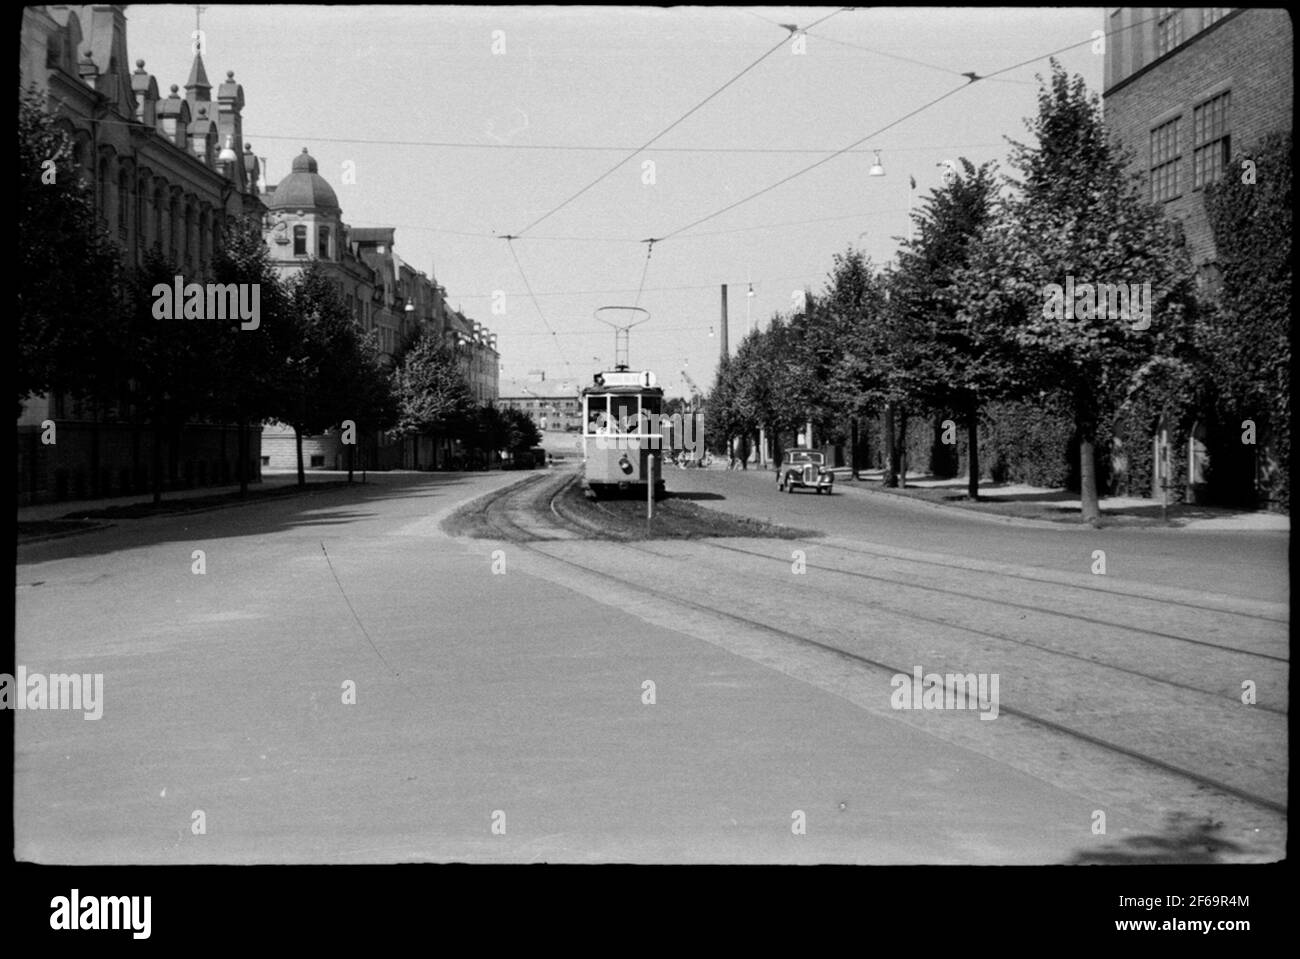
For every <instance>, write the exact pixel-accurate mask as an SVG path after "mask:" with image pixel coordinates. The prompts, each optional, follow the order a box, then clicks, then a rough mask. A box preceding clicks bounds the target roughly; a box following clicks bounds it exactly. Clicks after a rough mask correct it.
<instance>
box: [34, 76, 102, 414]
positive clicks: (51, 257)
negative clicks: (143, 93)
mask: <svg viewBox="0 0 1300 959" xmlns="http://www.w3.org/2000/svg"><path fill="white" fill-rule="evenodd" d="M17 235H18V237H19V238H20V243H19V244H18V264H17V270H16V273H15V277H14V282H15V283H16V285H17V287H18V316H17V324H16V325H17V347H18V362H17V371H18V378H17V382H16V387H17V400H18V410H17V415H21V414H22V407H23V401H24V400H26V399H27V398H28V397H29V396H31V395H33V394H42V393H48V392H59V393H70V394H73V395H79V396H88V397H93V398H95V399H97V400H104V401H107V400H111V399H113V398H114V396H115V394H116V389H115V387H116V383H115V382H114V380H115V374H116V372H117V371H116V370H114V369H112V367H111V366H109V365H107V364H105V362H104V357H103V356H102V355H101V353H100V351H101V350H102V349H103V348H104V346H105V345H106V344H111V343H113V342H120V339H121V333H120V325H121V323H122V319H123V315H122V308H123V303H122V296H123V295H124V294H125V290H124V289H123V286H124V283H123V281H124V280H125V279H126V278H125V276H124V275H123V274H122V271H121V269H120V267H119V262H118V256H117V252H116V248H115V247H114V245H113V244H112V242H111V241H110V239H109V237H108V236H107V234H106V232H105V231H104V229H103V227H102V225H101V224H100V222H99V218H98V216H97V214H96V211H95V204H94V199H93V196H92V194H91V190H90V187H89V186H88V185H87V184H86V183H84V182H83V181H82V178H81V171H80V170H79V169H78V168H77V166H76V165H75V164H74V163H73V151H72V142H71V140H70V138H69V136H68V134H67V132H66V131H65V130H64V128H63V127H61V126H60V125H59V124H58V123H57V122H56V121H55V119H54V118H53V117H52V116H51V115H50V114H49V113H48V112H47V111H46V109H45V97H44V95H43V94H41V93H40V92H39V91H38V90H37V89H36V88H35V87H30V88H28V89H27V90H20V91H19V99H18V223H17Z"/></svg>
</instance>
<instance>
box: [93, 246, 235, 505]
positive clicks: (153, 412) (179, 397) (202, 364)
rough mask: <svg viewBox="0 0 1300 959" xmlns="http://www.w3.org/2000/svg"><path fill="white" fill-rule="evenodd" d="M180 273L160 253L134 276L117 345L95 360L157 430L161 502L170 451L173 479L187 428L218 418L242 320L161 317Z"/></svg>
mask: <svg viewBox="0 0 1300 959" xmlns="http://www.w3.org/2000/svg"><path fill="white" fill-rule="evenodd" d="M180 272H181V271H180V268H179V267H177V266H176V265H175V264H173V263H171V262H169V261H168V260H167V259H166V258H165V257H163V256H162V255H161V254H159V253H157V252H156V251H150V252H148V253H146V254H145V256H144V257H143V259H142V263H141V266H140V267H139V268H138V269H136V270H134V271H133V272H132V276H131V282H130V285H129V288H128V293H127V299H126V307H125V310H124V317H125V328H124V329H123V330H122V332H121V335H120V336H119V337H118V339H117V341H116V343H114V344H111V345H110V344H106V345H104V346H103V347H102V348H101V349H100V350H99V351H98V356H97V360H98V361H99V362H100V363H101V364H103V366H104V368H105V370H106V371H112V372H113V373H114V374H116V375H118V376H120V378H121V380H122V381H123V382H125V383H127V384H128V389H129V393H130V397H131V401H132V405H133V406H134V407H135V409H136V410H137V411H138V412H139V413H140V414H142V415H143V417H144V419H145V420H146V421H147V422H148V423H149V424H151V426H152V429H153V468H152V470H151V472H152V474H153V499H154V502H155V503H157V502H159V501H161V499H162V486H163V461H162V452H163V448H164V446H168V447H169V454H170V455H169V463H168V467H169V468H168V470H167V473H168V475H169V476H170V477H171V478H172V479H173V481H174V480H175V477H176V473H177V466H178V455H179V440H180V435H181V431H182V429H183V428H184V426H185V424H186V423H188V422H190V421H191V420H194V419H197V418H200V417H202V418H212V417H214V416H215V415H217V412H218V410H217V408H218V407H219V405H220V403H221V402H224V399H223V400H218V399H216V398H218V397H222V396H223V395H224V392H225V391H226V390H227V389H228V386H229V383H228V382H227V381H226V379H225V368H224V366H223V364H222V363H221V362H220V360H221V357H222V356H223V353H224V349H223V345H222V344H223V340H224V339H225V337H226V336H227V335H228V332H229V330H228V327H229V326H231V325H233V326H234V327H235V328H236V329H238V320H212V319H185V318H184V317H181V318H173V319H165V318H164V319H160V318H159V317H158V316H157V315H155V313H156V306H157V303H158V302H159V294H158V293H156V292H155V290H156V288H158V287H165V288H166V289H167V290H168V291H169V292H168V295H169V296H170V291H171V290H172V289H173V288H174V281H175V278H176V276H178V275H180ZM105 375H108V373H106V374H105Z"/></svg>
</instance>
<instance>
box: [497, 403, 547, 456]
mask: <svg viewBox="0 0 1300 959" xmlns="http://www.w3.org/2000/svg"><path fill="white" fill-rule="evenodd" d="M501 415H502V417H503V418H504V420H505V425H506V445H505V449H508V450H512V451H514V450H529V449H532V448H533V447H534V446H537V445H538V444H540V443H541V442H542V433H541V431H540V430H539V429H538V428H537V424H536V423H534V422H533V418H532V417H531V416H529V415H528V414H527V413H525V412H524V411H523V410H517V409H513V408H511V409H505V410H501Z"/></svg>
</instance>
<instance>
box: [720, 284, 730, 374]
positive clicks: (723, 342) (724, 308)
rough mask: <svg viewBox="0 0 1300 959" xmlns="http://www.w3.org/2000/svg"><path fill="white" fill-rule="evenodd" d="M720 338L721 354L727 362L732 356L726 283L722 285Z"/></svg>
mask: <svg viewBox="0 0 1300 959" xmlns="http://www.w3.org/2000/svg"><path fill="white" fill-rule="evenodd" d="M718 337H719V340H720V342H719V344H718V350H719V354H720V355H721V356H722V358H723V359H724V360H725V359H726V358H727V357H728V356H729V355H730V353H729V350H728V348H727V284H725V283H723V284H722V327H721V332H720V333H719V334H718Z"/></svg>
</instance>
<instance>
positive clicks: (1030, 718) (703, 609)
mask: <svg viewBox="0 0 1300 959" xmlns="http://www.w3.org/2000/svg"><path fill="white" fill-rule="evenodd" d="M548 479H549V480H550V481H549V482H548V481H547V480H548ZM576 480H577V477H576V475H571V476H566V477H562V478H559V479H558V481H557V480H556V479H555V478H552V477H546V478H543V480H542V482H540V483H534V482H532V481H528V482H526V483H524V484H520V485H517V486H513V487H508V488H507V489H505V490H501V491H498V492H496V493H493V494H489V495H488V496H487V497H485V498H483V499H482V500H480V501H479V503H478V504H476V506H475V510H476V513H477V515H479V516H481V517H482V518H483V519H484V521H485V523H486V525H487V526H488V527H489V528H490V529H492V530H494V531H495V532H496V533H498V534H500V535H501V538H502V539H504V540H506V541H508V542H511V543H514V544H515V545H518V546H520V547H521V548H523V549H526V550H528V551H530V552H532V553H535V554H537V555H538V556H540V557H543V558H545V559H546V560H549V561H551V562H554V563H559V564H562V565H563V566H566V567H569V568H571V569H573V570H575V571H578V572H579V573H581V574H582V576H583V577H586V578H588V579H590V578H591V577H595V578H597V579H601V580H604V581H608V582H610V583H612V584H617V585H618V586H619V587H621V588H623V589H630V590H633V591H636V592H638V593H640V594H642V595H644V596H647V597H651V598H653V599H654V600H656V601H659V602H662V603H666V604H672V605H673V606H676V607H679V608H682V609H684V610H689V611H692V612H696V613H701V614H707V615H708V616H710V617H717V618H720V619H722V620H725V621H729V622H732V623H734V624H736V625H737V626H740V627H743V628H744V629H747V630H751V631H755V632H757V633H760V634H763V635H767V636H770V637H775V638H777V639H778V640H780V641H782V642H785V643H792V644H796V645H798V646H801V647H806V648H813V649H816V650H820V651H821V652H823V653H827V654H830V655H832V656H834V657H837V658H841V659H843V660H846V661H848V662H851V663H854V664H857V665H860V666H866V667H869V668H871V669H876V670H883V671H885V672H888V673H891V674H903V675H906V674H908V673H910V672H911V670H910V668H906V667H904V666H900V665H899V664H897V663H892V662H888V661H886V660H885V659H884V658H881V657H877V656H868V655H864V654H863V653H861V652H855V651H852V650H848V649H845V648H843V647H842V646H839V645H836V644H834V643H827V642H822V641H821V640H818V639H814V638H812V637H810V636H807V635H803V634H800V633H795V632H792V631H790V630H787V629H783V628H781V627H780V626H778V625H772V624H770V623H765V622H761V621H760V620H758V619H755V618H753V617H751V616H746V615H743V614H742V613H738V612H736V611H734V610H726V609H720V608H718V606H717V605H706V604H703V603H698V602H695V601H694V600H691V599H688V598H687V597H685V596H683V595H681V593H680V591H678V592H670V591H667V590H664V589H660V588H658V587H656V586H654V585H650V584H648V583H646V582H643V581H640V580H639V579H637V578H628V577H626V576H620V575H615V574H613V573H611V572H609V570H608V569H602V568H600V567H599V566H595V565H592V564H590V563H584V562H579V561H577V560H575V559H574V558H572V557H567V556H562V555H557V554H556V552H555V551H554V550H553V549H550V548H544V546H545V544H546V543H547V542H548V541H550V542H554V541H557V540H560V539H572V538H573V534H577V535H578V536H580V537H582V538H587V539H595V540H601V541H604V543H605V545H606V546H607V547H614V548H621V549H628V550H632V551H635V552H637V553H640V554H644V555H651V556H655V557H657V558H659V559H661V560H662V559H663V558H665V555H664V554H662V553H658V552H657V551H655V550H652V549H649V548H648V547H646V546H644V545H642V544H640V543H636V542H631V541H629V538H628V537H627V536H622V535H617V534H616V533H611V531H609V530H603V529H601V528H600V527H599V526H598V525H597V524H595V523H593V522H590V521H587V520H585V519H583V518H581V517H578V516H576V515H575V514H574V513H573V512H572V510H570V509H568V508H567V507H566V506H565V505H563V504H562V502H561V498H562V497H563V495H564V494H565V493H566V492H567V491H568V488H569V487H570V486H571V485H572V484H573V483H574V482H576ZM539 487H540V489H539ZM525 494H526V495H527V497H528V499H527V501H526V502H525V503H524V506H523V509H524V510H527V511H531V513H532V514H534V515H543V516H545V515H546V514H549V517H553V519H549V518H547V519H546V521H547V522H549V523H550V524H551V525H552V529H551V530H550V533H551V534H554V533H555V532H558V531H563V533H565V534H566V535H564V536H555V535H541V534H542V533H543V532H545V531H543V530H542V529H540V528H529V527H528V525H527V524H523V523H520V522H519V521H518V516H519V514H520V511H521V507H520V505H519V500H520V499H521V497H523V496H525ZM543 501H544V505H543ZM557 524H558V529H556V528H555V527H556V525H557ZM790 542H797V541H790ZM691 545H693V546H703V547H708V548H710V549H713V550H721V551H728V552H732V553H744V554H749V555H751V556H753V557H755V558H758V559H763V560H775V559H778V558H776V557H772V556H770V555H766V554H763V553H758V552H754V551H751V550H746V549H742V548H739V547H733V546H728V545H725V544H720V543H718V542H716V541H711V540H693V541H691ZM818 545H823V544H818ZM832 548H839V547H832ZM847 552H856V550H852V549H849V550H847ZM877 555H881V556H883V557H884V558H892V557H889V556H888V555H887V554H877ZM779 561H780V562H782V563H787V564H788V561H787V560H785V559H784V558H780V559H779ZM934 565H948V564H941V563H935V564H934ZM959 568H961V567H959ZM826 569H827V570H828V571H830V572H841V571H840V570H835V569H833V568H830V567H826ZM963 569H964V568H963ZM977 572H978V571H977ZM866 578H869V579H879V580H881V581H882V582H890V583H893V584H894V585H900V586H901V585H907V584H904V583H899V582H898V581H891V580H888V579H887V578H885V577H866ZM1027 578H1030V579H1032V577H1027ZM1054 585H1067V586H1068V585H1069V584H1054ZM1082 588H1085V589H1086V588H1087V587H1082ZM943 591H944V592H948V593H950V594H952V595H953V596H955V597H959V598H963V599H978V600H981V601H986V602H994V603H997V602H999V601H998V600H996V599H992V600H991V599H989V598H988V597H980V596H975V595H973V594H970V593H967V592H965V591H960V590H943ZM1103 592H1110V591H1108V590H1103ZM839 599H840V600H841V601H843V597H839ZM1153 601H1154V600H1153ZM1184 605H1189V606H1190V605H1194V604H1184ZM1018 607H1019V608H1026V609H1032V610H1034V611H1035V612H1036V613H1040V614H1045V615H1055V614H1056V611H1053V610H1051V609H1047V608H1042V607H1033V606H1031V605H1029V604H1018ZM1205 608H1207V609H1212V610H1213V611H1215V612H1217V613H1228V612H1230V611H1225V610H1223V609H1217V608H1214V607H1205ZM888 612H889V613H890V614H891V615H894V616H900V617H910V618H912V619H915V620H918V621H920V622H925V623H927V624H929V625H940V626H942V627H944V628H947V629H965V630H967V631H968V632H980V634H981V635H982V636H985V637H987V638H990V639H993V640H995V641H999V642H1004V643H1019V644H1020V645H1033V644H1027V643H1024V642H1022V641H1017V640H1014V639H1010V638H1008V637H1005V636H1001V635H999V634H995V633H984V632H981V631H974V630H970V629H969V628H968V627H964V626H962V625H960V624H956V623H952V622H945V621H942V620H937V619H934V618H927V617H924V616H922V615H918V614H916V613H914V612H908V611H903V610H897V609H890V610H888ZM1074 618H1078V619H1082V618H1083V617H1074ZM1256 618H1260V619H1267V618H1268V617H1256ZM1106 625H1107V626H1108V627H1115V628H1123V629H1131V630H1134V631H1136V632H1147V633H1151V634H1152V635H1161V634H1159V633H1157V632H1155V631H1150V630H1142V629H1141V628H1140V627H1127V626H1125V625H1124V624H1114V623H1107V624H1106ZM1162 638H1164V639H1167V640H1181V641H1189V640H1187V638H1186V637H1179V636H1174V635H1167V636H1162ZM1211 645H1216V644H1211ZM1039 650H1040V651H1041V652H1043V653H1045V654H1047V655H1052V656H1059V657H1062V658H1074V659H1082V660H1084V661H1086V662H1087V663H1088V665H1089V666H1091V667H1097V668H1103V669H1112V670H1118V671H1119V672H1122V673H1126V674H1129V675H1132V676H1134V677H1135V678H1141V679H1143V680H1146V681H1151V682H1157V683H1163V684H1165V685H1169V686H1173V687H1177V688H1180V689H1183V690H1185V691H1188V692H1191V693H1193V694H1197V695H1201V696H1216V695H1218V694H1215V693H1213V692H1210V691H1207V690H1204V689H1202V688H1199V687H1195V686H1191V685H1189V684H1183V683H1178V682H1175V681H1170V680H1168V679H1165V678H1162V677H1158V676H1154V675H1151V674H1147V673H1143V672H1141V671H1137V670H1132V669H1128V668H1125V667H1120V666H1116V665H1114V664H1110V663H1106V662H1104V661H1098V660H1093V659H1088V658H1086V657H1079V656H1072V654H1068V653H1063V652H1061V651H1060V650H1054V649H1051V648H1050V647H1041V646H1040V647H1039ZM1221 651H1223V652H1225V653H1228V654H1234V655H1243V656H1252V655H1258V654H1256V653H1253V652H1252V651H1249V650H1241V649H1238V648H1226V647H1225V648H1221ZM1265 658H1267V659H1270V660H1274V661H1278V662H1282V663H1285V662H1287V660H1285V659H1282V658H1280V657H1273V656H1268V657H1265ZM1266 711H1268V712H1270V713H1272V714H1274V715H1285V712H1284V711H1282V710H1278V709H1269V710H1266ZM1001 712H1002V713H1004V714H1006V715H1009V716H1014V717H1017V718H1018V719H1021V720H1023V721H1025V722H1027V723H1030V724H1033V725H1034V726H1036V727H1038V728H1041V729H1044V730H1048V731H1051V732H1052V733H1055V734H1058V735H1062V736H1066V737H1069V738H1071V739H1073V740H1076V741H1078V742H1082V743H1086V744H1088V745H1090V746H1092V747H1095V748H1098V749H1101V750H1104V751H1106V752H1107V753H1109V754H1112V755H1116V756H1122V757H1125V758H1127V759H1129V760H1133V761H1135V762H1137V763H1140V764H1142V765H1144V766H1146V767H1149V768H1151V769H1156V770H1160V771H1161V772H1163V773H1166V774H1169V775H1173V776H1176V777H1179V778H1180V779H1182V780H1184V781H1187V782H1191V783H1194V784H1196V785H1197V786H1198V787H1200V788H1208V789H1212V790H1215V791H1217V792H1219V793H1221V794H1224V795H1227V796H1232V797H1234V798H1236V799H1239V800H1242V801H1244V802H1246V803H1248V804H1250V805H1253V806H1255V807H1257V808H1260V809H1264V810H1268V811H1269V812H1273V813H1278V814H1282V815H1285V813H1286V808H1287V807H1286V803H1285V802H1283V801H1279V800H1277V799H1275V798H1272V797H1270V796H1266V795H1262V794H1260V793H1258V792H1255V791H1252V790H1250V789H1248V788H1243V787H1242V786H1238V785H1236V784H1234V783H1232V782H1228V781H1226V780H1225V779H1224V778H1222V777H1220V776H1213V775H1207V774H1205V773H1202V772H1198V771H1196V770H1194V769H1189V768H1187V767H1186V766H1185V765H1181V764H1179V763H1178V762H1175V761H1170V760H1168V759H1165V758H1163V757H1161V756H1159V755H1154V754H1152V753H1151V752H1149V751H1146V750H1143V749H1140V748H1134V747H1132V746H1128V745H1124V744H1123V743H1120V742H1116V741H1114V739H1113V738H1108V737H1107V736H1104V735H1097V734H1096V733H1094V732H1089V731H1087V730H1085V729H1080V728H1077V726H1073V725H1070V724H1068V723H1065V722H1060V721H1058V720H1056V719H1053V718H1051V717H1049V716H1044V715H1042V714H1041V711H1038V712H1035V711H1032V710H1029V709H1025V708H1022V707H1020V706H1016V705H1007V704H1003V705H1002V706H1001Z"/></svg>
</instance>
